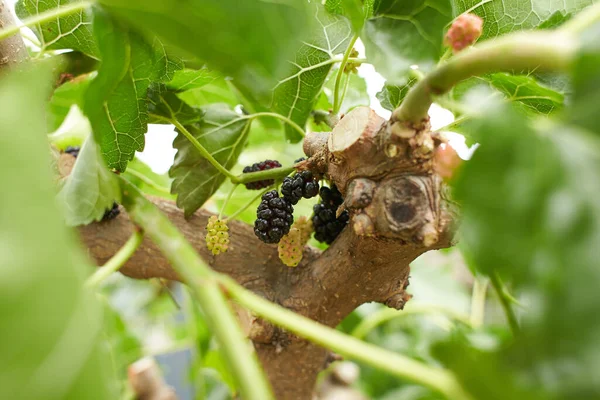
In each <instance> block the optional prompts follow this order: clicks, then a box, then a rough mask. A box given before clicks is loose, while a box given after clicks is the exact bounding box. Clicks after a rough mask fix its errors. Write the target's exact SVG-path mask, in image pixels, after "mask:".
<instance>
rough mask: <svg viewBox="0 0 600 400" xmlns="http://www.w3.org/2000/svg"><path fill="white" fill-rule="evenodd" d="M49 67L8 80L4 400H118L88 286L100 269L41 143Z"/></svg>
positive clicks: (0, 128) (2, 223)
mask: <svg viewBox="0 0 600 400" xmlns="http://www.w3.org/2000/svg"><path fill="white" fill-rule="evenodd" d="M48 67H49V66H48V65H38V66H37V68H35V69H32V68H31V66H30V67H29V68H28V69H27V70H25V71H21V72H14V73H12V74H10V75H8V76H6V75H5V76H3V77H2V79H1V80H0V109H1V110H2V112H1V113H0V144H1V145H0V154H1V159H2V165H3V168H1V169H0V179H1V180H2V182H3V184H5V185H6V188H10V190H7V191H6V192H5V193H4V194H3V195H2V197H1V199H2V200H1V201H0V202H1V204H2V207H0V238H1V239H0V287H1V289H0V293H2V294H1V299H2V300H1V301H0V317H1V318H2V321H3V322H2V329H1V330H0V354H1V355H2V356H1V357H2V363H1V366H0V381H1V382H2V385H0V398H5V399H56V400H58V399H81V398H86V399H98V400H101V399H106V398H114V397H115V393H116V390H115V389H116V385H115V382H114V381H113V380H112V379H111V378H112V374H111V372H110V365H109V363H108V354H106V349H105V348H104V346H103V345H102V342H101V340H100V339H101V329H102V309H101V307H100V304H99V303H98V302H97V301H96V299H95V298H94V296H93V293H90V292H88V291H86V290H84V288H83V285H82V283H83V281H84V280H85V278H86V277H87V275H88V274H89V273H90V271H91V266H90V264H91V263H90V261H89V260H88V259H87V258H86V256H85V253H84V252H83V250H82V249H81V248H80V246H79V245H78V244H77V242H76V240H75V237H74V235H73V234H72V232H70V231H69V230H67V228H66V227H65V225H64V223H63V221H62V218H61V213H60V212H59V210H58V207H57V205H56V204H55V202H54V195H55V193H56V189H55V187H54V185H53V184H52V175H51V170H50V157H49V152H48V145H47V143H45V142H44V141H43V140H40V139H41V138H43V137H44V131H45V125H44V102H45V100H46V99H47V98H48V95H49V91H50V85H49V82H50V81H51V74H50V69H49V68H48ZM24 118H26V120H27V123H25V124H23V119H24ZM17 126H19V127H20V128H19V129H20V131H19V134H16V135H13V134H12V132H13V129H14V127H17ZM23 150H25V151H23ZM15 171H18V173H15Z"/></svg>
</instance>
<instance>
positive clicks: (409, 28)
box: [361, 0, 452, 85]
mask: <svg viewBox="0 0 600 400" xmlns="http://www.w3.org/2000/svg"><path fill="white" fill-rule="evenodd" d="M451 18H452V8H451V5H450V0H429V1H426V0H414V1H411V2H408V3H407V2H398V1H394V0H380V1H378V2H376V3H375V8H374V18H372V19H369V20H368V21H367V22H366V24H365V27H364V30H363V35H362V36H361V37H362V39H363V41H364V44H365V50H366V53H367V58H368V59H369V62H370V63H372V64H373V65H374V66H375V69H376V70H377V72H379V73H380V74H381V75H383V76H384V77H385V78H386V79H387V80H388V84H391V85H404V84H405V83H406V81H407V79H408V78H407V74H408V72H409V68H410V66H411V65H418V66H419V69H420V70H422V71H425V72H426V71H428V70H430V69H432V67H434V66H435V64H436V62H437V60H438V59H439V57H440V55H441V53H442V41H443V36H444V35H443V34H444V29H445V26H446V25H447V24H448V22H450V20H451Z"/></svg>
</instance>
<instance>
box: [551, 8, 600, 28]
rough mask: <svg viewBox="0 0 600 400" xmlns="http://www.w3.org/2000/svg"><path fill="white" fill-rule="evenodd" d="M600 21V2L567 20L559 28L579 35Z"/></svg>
mask: <svg viewBox="0 0 600 400" xmlns="http://www.w3.org/2000/svg"><path fill="white" fill-rule="evenodd" d="M598 21H600V4H594V5H592V6H590V7H588V8H586V9H584V10H583V11H581V12H580V13H578V14H577V15H575V16H574V17H573V18H571V19H570V20H569V21H567V22H565V23H564V24H563V25H561V27H560V28H559V29H558V30H559V31H561V32H565V33H567V34H572V35H578V34H580V33H581V32H583V31H584V30H586V29H587V28H589V27H590V26H592V25H594V24H595V23H597V22H598Z"/></svg>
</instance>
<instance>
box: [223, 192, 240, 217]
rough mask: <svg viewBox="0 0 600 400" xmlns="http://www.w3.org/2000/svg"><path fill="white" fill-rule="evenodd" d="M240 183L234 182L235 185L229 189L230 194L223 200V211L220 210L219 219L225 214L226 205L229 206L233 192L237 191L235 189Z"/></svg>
mask: <svg viewBox="0 0 600 400" xmlns="http://www.w3.org/2000/svg"><path fill="white" fill-rule="evenodd" d="M238 185H239V184H238V183H234V184H233V187H232V188H231V190H230V191H229V194H228V195H227V197H226V198H225V201H224V202H223V206H222V207H221V211H220V212H219V217H218V218H219V219H221V217H222V216H223V212H224V211H225V207H227V203H229V200H231V196H233V192H235V189H237V187H238Z"/></svg>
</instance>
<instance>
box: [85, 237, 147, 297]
mask: <svg viewBox="0 0 600 400" xmlns="http://www.w3.org/2000/svg"><path fill="white" fill-rule="evenodd" d="M143 240H144V233H143V232H142V231H141V230H139V229H136V230H135V232H133V234H132V235H131V237H130V238H129V240H128V241H127V242H126V243H125V244H124V245H123V247H121V249H119V251H118V252H117V253H116V254H115V255H114V256H112V258H111V259H110V260H108V262H107V263H106V264H104V266H102V267H100V268H98V269H97V270H96V272H94V274H93V275H92V276H90V277H89V278H88V280H87V281H85V286H87V287H96V286H98V285H99V284H100V283H101V282H102V281H104V280H105V279H106V278H108V277H109V276H110V275H111V274H113V273H114V272H117V271H118V270H119V268H121V267H122V266H123V265H124V264H125V263H126V262H127V260H129V259H130V258H131V256H132V255H133V253H135V251H136V250H137V248H138V247H140V244H142V241H143Z"/></svg>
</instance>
